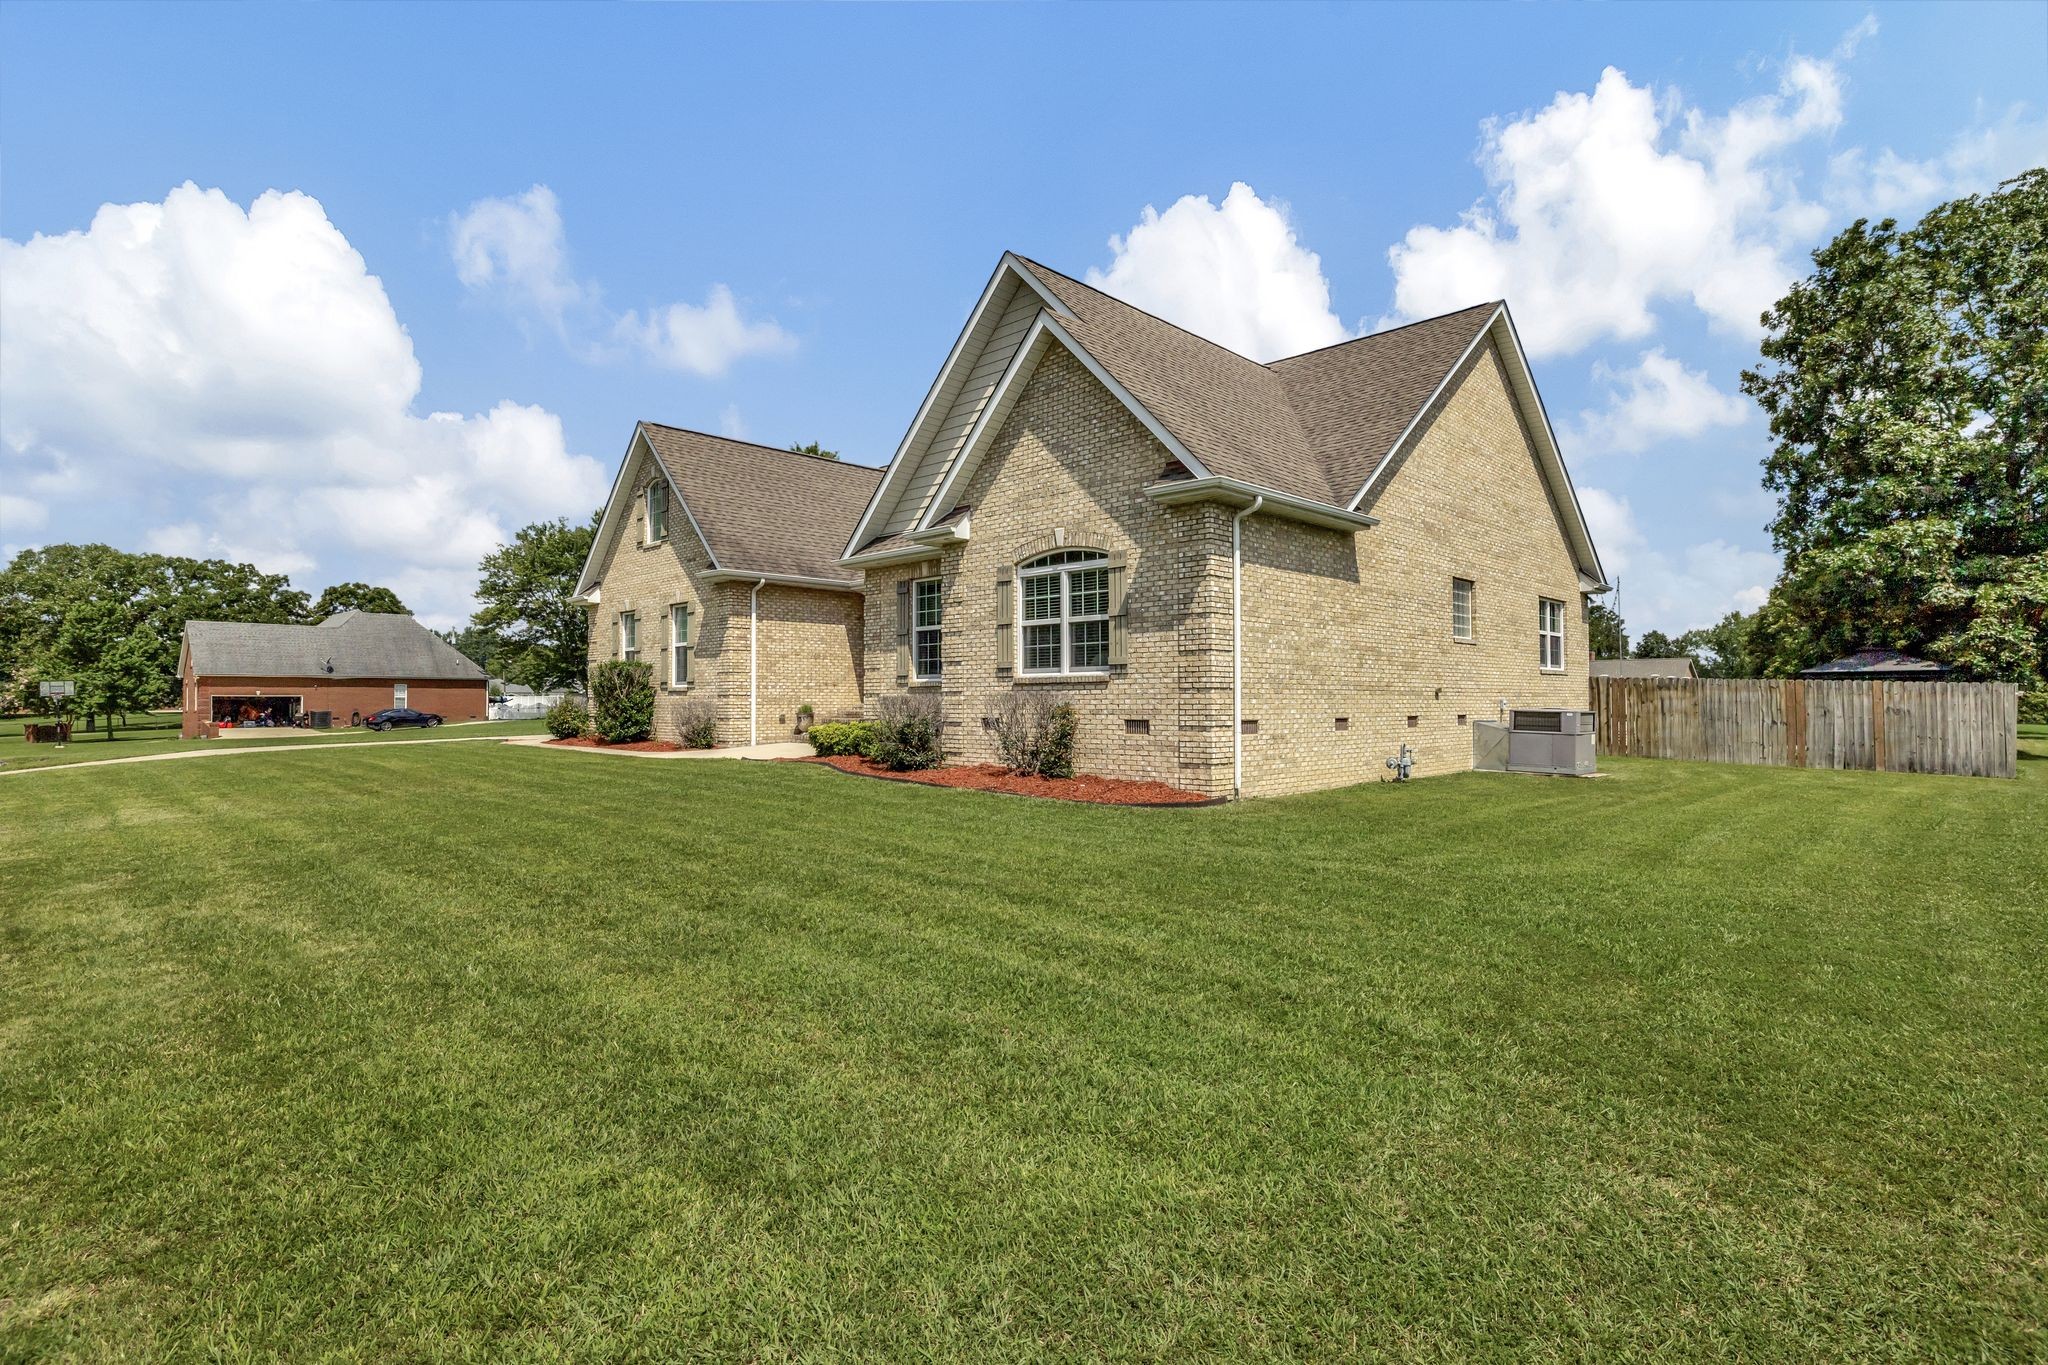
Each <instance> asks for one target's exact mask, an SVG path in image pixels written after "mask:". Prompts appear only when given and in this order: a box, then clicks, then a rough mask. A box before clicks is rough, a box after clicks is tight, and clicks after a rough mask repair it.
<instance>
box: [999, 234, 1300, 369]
mask: <svg viewBox="0 0 2048 1365" xmlns="http://www.w3.org/2000/svg"><path fill="white" fill-rule="evenodd" d="M1010 254H1011V255H1012V256H1015V257H1016V258H1017V259H1018V260H1020V261H1022V262H1024V264H1026V265H1028V266H1032V267H1034V268H1036V269H1039V270H1043V271H1046V272H1047V273H1049V274H1053V275H1057V276H1059V277H1060V278H1061V279H1063V280H1065V281H1066V282H1067V283H1068V284H1073V285H1079V286H1080V287H1081V288H1083V289H1085V290H1087V291H1088V292H1089V293H1091V294H1096V295H1099V296H1101V297H1102V298H1105V299H1108V300H1109V301H1110V302H1111V303H1114V304H1116V305H1117V306H1119V307H1122V308H1128V309H1130V310H1131V311H1132V312H1133V313H1136V314H1138V315H1139V316H1140V317H1146V318H1150V319H1151V320H1152V321H1154V322H1156V323H1158V324H1159V325H1160V326H1161V327H1171V328H1172V329H1173V330H1174V331H1176V332H1179V333H1180V334H1181V335H1182V336H1186V337H1193V338H1194V339H1195V340H1196V341H1199V342H1201V343H1202V344H1203V345H1204V346H1208V347H1212V348H1214V349H1215V350H1218V351H1221V352H1223V354H1225V355H1227V356H1229V357H1230V358H1231V359H1233V360H1237V361H1241V362H1243V363H1244V364H1246V365H1250V366H1253V367H1255V368H1257V369H1261V370H1263V369H1265V368H1266V364H1265V362H1263V361H1258V360H1253V359H1252V358H1251V357H1250V356H1248V355H1246V354H1245V353H1244V352H1242V351H1233V350H1231V349H1230V348H1229V347H1228V346H1225V345H1224V344H1223V343H1222V342H1220V341H1212V340H1210V339H1209V338H1208V337H1205V336H1203V335H1202V334H1201V333H1200V332H1195V331H1190V330H1189V329H1187V328H1185V327H1183V326H1181V325H1180V324H1179V323H1177V322H1169V321H1168V320H1167V319H1165V318H1163V317H1160V316H1159V314H1157V313H1154V312H1151V311H1149V310H1147V309H1144V308H1140V307H1139V306H1138V305H1137V304H1135V303H1132V302H1131V301H1130V300H1129V299H1120V298H1118V297H1117V296H1116V295H1114V294H1112V293H1110V292H1109V291H1108V290H1107V289H1097V288H1096V287H1095V286H1094V285H1092V284H1090V283H1088V281H1086V280H1077V279H1075V278H1074V277H1073V276H1072V275H1069V274H1067V273H1066V272H1065V271H1063V270H1054V269H1053V268H1052V267H1051V266H1049V265H1047V264H1046V263H1045V262H1043V261H1034V260H1032V259H1031V258H1030V257H1029V256H1025V255H1023V254H1021V253H1019V252H1015V251H1013V252H1011V253H1010Z"/></svg>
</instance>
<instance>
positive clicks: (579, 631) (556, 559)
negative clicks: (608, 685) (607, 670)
mask: <svg viewBox="0 0 2048 1365" xmlns="http://www.w3.org/2000/svg"><path fill="white" fill-rule="evenodd" d="M600 515H602V514H600ZM597 521H598V518H597V517H592V518H591V519H590V521H589V522H588V523H586V524H584V525H582V526H571V525H570V524H569V523H568V522H567V521H566V520H562V521H542V522H536V523H534V524H533V525H531V526H526V527H522V528H521V529H520V531H519V534H518V535H516V536H514V537H513V538H512V543H511V544H509V545H506V546H503V547H501V548H500V549H497V550H494V551H492V552H491V553H490V554H488V555H485V556H484V559H483V563H482V565H481V566H480V567H481V569H482V573H483V578H482V581H481V582H479V583H478V584H477V589H476V596H477V601H479V602H481V603H482V604H483V606H482V609H481V610H479V611H478V612H477V613H476V615H475V617H474V618H472V621H471V625H472V627H473V628H475V629H481V630H484V631H488V632H489V633H490V635H491V637H492V638H493V639H495V641H496V648H495V649H494V650H492V651H491V657H492V658H493V660H494V662H495V663H496V664H497V669H498V672H500V673H501V674H502V675H503V676H504V677H505V678H506V679H508V680H509V681H511V682H516V683H524V684H526V685H527V686H528V687H531V688H534V689H535V690H536V691H545V690H546V689H548V688H550V687H559V686H562V685H563V684H565V683H573V682H579V681H581V680H582V678H583V673H584V669H585V668H586V667H587V666H588V664H589V652H590V646H589V640H590V618H589V614H588V613H587V612H586V610H585V609H584V606H583V604H582V603H581V602H578V601H577V600H576V580H577V578H578V576H580V575H581V574H582V572H583V563H584V561H585V560H586V559H588V558H589V557H590V546H591V542H592V541H593V540H594V539H595V538H596V536H597ZM465 652H467V651H465ZM471 657H472V658H474V657H475V656H474V655H472V656H471Z"/></svg>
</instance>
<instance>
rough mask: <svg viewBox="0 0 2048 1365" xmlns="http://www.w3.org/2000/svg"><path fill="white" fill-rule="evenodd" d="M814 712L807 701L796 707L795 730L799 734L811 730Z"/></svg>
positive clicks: (805, 733) (804, 733) (807, 732)
mask: <svg viewBox="0 0 2048 1365" xmlns="http://www.w3.org/2000/svg"><path fill="white" fill-rule="evenodd" d="M816 714H817V712H816V711H815V710H813V709H812V707H811V704H810V703H809V702H805V703H804V704H803V705H802V706H799V707H797V708H796V732H797V733H798V734H800V735H807V734H809V733H810V732H811V718H812V717H813V716H815V715H816Z"/></svg>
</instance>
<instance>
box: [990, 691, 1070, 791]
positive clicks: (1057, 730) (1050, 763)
mask: <svg viewBox="0 0 2048 1365" xmlns="http://www.w3.org/2000/svg"><path fill="white" fill-rule="evenodd" d="M994 719H995V733H996V756H997V757H998V758H1000V759H1001V760H1002V761H1003V766H1004V767H1006V768H1008V769H1009V770H1010V771H1011V772H1014V773H1018V774H1021V775H1023V776H1025V777H1072V776H1073V775H1074V732H1075V731H1076V729H1078V728H1079V720H1078V718H1077V717H1076V716H1075V715H1074V708H1073V707H1072V706H1069V705H1068V704H1067V703H1066V702H1060V703H1059V704H1057V705H1055V704H1053V702H1052V701H1051V700H1050V699H1048V698H1047V697H1045V696H1044V695H1042V694H1040V693H1034V692H1012V693H1010V694H1009V695H1008V696H1006V697H1004V698H1003V700H1002V701H1001V702H1000V703H998V705H997V706H996V714H995V718H994Z"/></svg>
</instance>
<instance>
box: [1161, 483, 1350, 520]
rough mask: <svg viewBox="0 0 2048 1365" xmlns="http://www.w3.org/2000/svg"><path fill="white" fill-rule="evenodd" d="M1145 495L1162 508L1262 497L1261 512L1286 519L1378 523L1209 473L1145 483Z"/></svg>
mask: <svg viewBox="0 0 2048 1365" xmlns="http://www.w3.org/2000/svg"><path fill="white" fill-rule="evenodd" d="M1145 496H1146V497H1148V498H1150V499H1152V501H1154V502H1156V503H1159V504H1160V505H1162V506H1165V507H1173V506H1177V505H1178V504H1180V503H1184V502H1220V503H1223V504H1224V505H1225V506H1228V507H1249V506H1251V505H1252V503H1253V502H1255V501H1259V500H1261V499H1263V502H1262V503H1261V506H1260V508H1259V510H1260V512H1262V513H1270V514H1271V515H1273V516H1276V517H1285V518H1287V519H1288V520H1289V521H1305V522H1307V523H1309V524H1310V525H1312V526H1327V527H1329V528H1330V529H1331V530H1333V531H1363V530H1365V529H1366V528H1368V527H1372V526H1377V525H1379V524H1380V519H1379V518H1378V517H1373V516H1367V515H1366V514H1365V513H1363V512H1354V511H1352V510H1350V509H1349V508H1345V507H1338V506H1336V505H1335V504H1333V503H1327V502H1316V501H1314V500H1313V499H1310V498H1298V497H1296V496H1294V495H1293V494H1292V493H1282V492H1279V491H1277V490H1275V489H1271V488H1261V487H1260V486H1259V485H1257V484H1254V483H1246V482H1245V481H1244V480H1242V479H1221V478H1216V477H1214V476H1211V477H1209V478H1203V479H1174V480H1171V481H1170V482H1167V483H1155V484H1150V485H1147V487H1146V489H1145Z"/></svg>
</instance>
